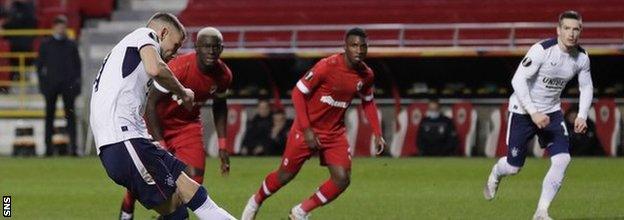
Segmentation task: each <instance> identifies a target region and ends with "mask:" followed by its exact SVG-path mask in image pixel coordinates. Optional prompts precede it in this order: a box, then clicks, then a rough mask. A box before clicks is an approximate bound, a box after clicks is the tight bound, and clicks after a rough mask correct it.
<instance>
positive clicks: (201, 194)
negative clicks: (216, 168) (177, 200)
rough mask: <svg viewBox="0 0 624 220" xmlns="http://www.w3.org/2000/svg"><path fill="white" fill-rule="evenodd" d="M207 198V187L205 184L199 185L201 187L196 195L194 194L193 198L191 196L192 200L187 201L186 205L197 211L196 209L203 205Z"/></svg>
mask: <svg viewBox="0 0 624 220" xmlns="http://www.w3.org/2000/svg"><path fill="white" fill-rule="evenodd" d="M207 198H208V192H206V189H205V188H204V187H203V186H199V188H198V189H197V191H196V192H195V195H193V198H191V200H190V201H189V202H188V203H186V206H187V207H188V208H189V209H191V210H193V211H195V209H197V208H199V207H200V206H201V205H203V204H204V202H206V199H207Z"/></svg>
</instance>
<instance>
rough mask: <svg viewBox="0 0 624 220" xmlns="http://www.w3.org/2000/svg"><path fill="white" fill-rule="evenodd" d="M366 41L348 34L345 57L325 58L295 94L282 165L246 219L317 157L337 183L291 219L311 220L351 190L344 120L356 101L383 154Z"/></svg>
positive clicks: (245, 214) (298, 209)
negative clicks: (317, 211) (316, 211)
mask: <svg viewBox="0 0 624 220" xmlns="http://www.w3.org/2000/svg"><path fill="white" fill-rule="evenodd" d="M366 38H367V35H366V32H365V31H364V30H362V29H360V28H353V29H350V30H349V31H347V33H346V35H345V46H344V53H339V54H335V55H332V56H329V57H327V58H324V59H322V60H321V61H319V62H318V63H316V65H315V66H314V67H313V68H312V69H311V70H310V71H309V72H308V73H306V74H305V75H304V76H303V78H301V79H300V80H299V81H298V82H297V85H296V87H295V88H294V89H293V92H292V101H293V105H294V107H295V111H296V117H295V122H294V123H293V126H292V128H291V130H290V133H289V135H288V140H287V143H286V150H285V152H284V155H283V156H282V161H281V163H280V166H279V168H278V169H277V170H276V171H274V172H271V173H269V175H268V176H267V177H266V178H265V180H264V181H263V182H262V185H261V186H260V189H259V190H258V192H257V193H255V194H254V195H252V196H251V198H249V200H248V202H247V205H246V206H245V210H244V211H243V214H242V217H241V219H242V220H249V219H254V218H255V215H256V213H257V212H258V209H259V208H260V206H261V205H262V202H264V200H265V199H266V198H268V197H269V196H270V195H272V194H274V193H276V192H277V191H278V190H279V189H280V188H281V187H283V186H284V185H286V184H287V183H288V182H289V181H290V180H292V179H293V178H294V177H295V176H296V175H297V173H298V172H299V169H301V167H302V166H303V163H304V162H305V161H306V160H307V159H309V158H310V157H311V156H312V154H314V153H315V152H318V154H319V156H320V162H321V165H323V166H327V167H328V168H329V173H330V175H331V178H330V179H328V180H327V181H326V182H325V183H323V184H322V185H321V186H320V187H319V188H318V191H317V192H315V193H314V194H312V196H311V197H310V198H308V199H306V200H304V201H302V202H301V203H300V204H297V205H296V206H295V207H293V208H292V209H291V211H290V218H291V219H297V220H299V219H307V217H308V215H309V213H310V212H311V211H312V210H314V209H315V208H317V207H319V206H321V205H324V204H327V203H329V202H331V201H332V200H334V199H335V198H336V197H338V195H340V193H342V192H343V191H344V190H345V189H346V188H347V186H349V181H350V176H351V154H350V152H349V144H348V142H347V137H346V133H345V124H344V115H345V111H346V110H347V108H348V107H349V105H351V101H352V100H353V98H355V97H356V96H359V97H360V98H361V99H362V105H363V108H364V111H365V113H366V116H367V118H368V120H369V121H370V122H371V126H372V128H373V131H374V133H375V144H376V146H377V150H378V153H381V151H383V147H384V145H385V141H384V139H383V138H382V135H381V128H380V125H379V118H378V116H377V107H376V105H375V102H374V100H373V82H374V75H373V71H372V70H371V69H370V68H369V67H368V66H367V65H366V64H365V63H364V61H363V60H364V58H365V57H366V53H367V50H368V45H367V43H366Z"/></svg>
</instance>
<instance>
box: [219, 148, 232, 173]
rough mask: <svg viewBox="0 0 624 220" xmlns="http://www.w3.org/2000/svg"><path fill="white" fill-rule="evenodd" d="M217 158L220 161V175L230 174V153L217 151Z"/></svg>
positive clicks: (221, 150) (222, 150)
mask: <svg viewBox="0 0 624 220" xmlns="http://www.w3.org/2000/svg"><path fill="white" fill-rule="evenodd" d="M219 158H220V159H221V175H223V176H227V175H228V174H230V153H228V151H227V150H224V149H219Z"/></svg>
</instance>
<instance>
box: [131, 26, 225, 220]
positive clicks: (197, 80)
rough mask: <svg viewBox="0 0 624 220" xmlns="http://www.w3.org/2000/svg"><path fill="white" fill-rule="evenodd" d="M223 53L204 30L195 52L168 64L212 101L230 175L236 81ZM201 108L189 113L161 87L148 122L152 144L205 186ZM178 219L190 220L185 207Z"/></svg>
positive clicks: (151, 97) (217, 38)
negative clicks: (230, 112) (231, 91)
mask: <svg viewBox="0 0 624 220" xmlns="http://www.w3.org/2000/svg"><path fill="white" fill-rule="evenodd" d="M222 51H223V37H222V35H221V33H220V32H219V31H218V30H217V29H215V28H210V27H208V28H203V29H202V30H200V31H199V32H198V33H197V41H196V43H195V51H194V52H191V53H188V54H184V55H181V56H179V57H176V58H175V59H173V60H171V61H170V62H169V63H168V65H169V68H170V69H171V71H172V72H173V74H174V75H175V76H176V78H178V80H179V81H180V83H181V84H182V85H184V86H185V87H187V88H189V89H191V90H193V92H195V100H196V102H200V103H203V102H205V101H206V100H208V99H213V108H212V111H213V115H214V123H215V128H216V131H217V136H218V146H219V157H220V159H221V172H222V174H227V173H228V172H229V166H230V161H229V154H228V152H227V151H226V150H225V140H226V139H225V137H226V118H227V103H226V99H225V95H226V92H227V89H228V87H229V85H230V83H231V82H232V72H231V71H230V69H229V68H228V67H227V65H225V63H223V61H221V60H220V59H219V56H220V55H221V52H222ZM200 108H201V105H195V106H194V107H193V109H192V110H190V111H189V110H187V109H185V108H184V107H183V106H181V105H179V104H178V102H177V100H175V97H172V95H171V94H170V93H169V91H167V90H166V89H164V88H163V87H162V86H160V85H158V83H156V82H154V86H153V88H152V89H151V90H150V91H149V93H148V98H147V104H146V110H145V120H146V122H147V126H148V129H149V132H150V134H151V135H152V138H153V139H154V141H157V142H158V143H159V145H160V146H161V147H164V148H166V149H167V151H169V152H171V153H173V154H174V155H175V157H176V158H178V159H180V160H181V161H182V162H184V163H185V164H186V165H187V167H186V169H185V170H184V172H185V173H186V174H187V175H188V176H190V177H191V178H192V179H193V180H195V181H196V182H197V183H199V184H202V182H203V179H204V166H205V164H206V151H205V150H204V142H203V126H202V123H201V118H200V116H199V114H200ZM134 201H135V199H134V198H133V196H132V194H130V193H128V192H126V196H125V198H124V201H123V203H122V206H121V213H120V219H132V217H133V216H132V215H133V214H132V213H133V211H134ZM174 213H175V216H176V219H177V218H178V217H179V219H186V218H188V213H187V210H186V207H185V206H181V207H179V208H178V209H177V210H176V211H175V212H174Z"/></svg>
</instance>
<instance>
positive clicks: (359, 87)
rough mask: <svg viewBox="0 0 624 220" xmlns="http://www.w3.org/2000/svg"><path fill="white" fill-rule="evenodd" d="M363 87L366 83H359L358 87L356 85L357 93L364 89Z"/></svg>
mask: <svg viewBox="0 0 624 220" xmlns="http://www.w3.org/2000/svg"><path fill="white" fill-rule="evenodd" d="M362 86H364V83H362V81H361V80H360V81H358V83H357V85H355V88H356V89H357V91H360V89H362Z"/></svg>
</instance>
